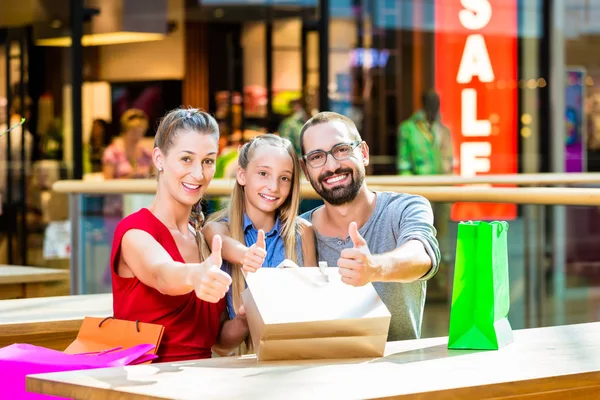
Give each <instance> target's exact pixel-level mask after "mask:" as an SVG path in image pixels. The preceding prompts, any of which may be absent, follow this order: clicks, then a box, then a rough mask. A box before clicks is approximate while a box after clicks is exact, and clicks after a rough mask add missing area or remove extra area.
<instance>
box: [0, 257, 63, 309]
mask: <svg viewBox="0 0 600 400" xmlns="http://www.w3.org/2000/svg"><path fill="white" fill-rule="evenodd" d="M69 278H70V277H69V271H67V270H64V269H52V268H39V267H23V266H18V265H0V300H8V299H23V298H33V297H50V296H66V295H68V294H69Z"/></svg>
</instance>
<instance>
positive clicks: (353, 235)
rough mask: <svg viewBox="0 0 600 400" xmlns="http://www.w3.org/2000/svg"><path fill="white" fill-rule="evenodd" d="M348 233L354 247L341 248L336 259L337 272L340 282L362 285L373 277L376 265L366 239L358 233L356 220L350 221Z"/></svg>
mask: <svg viewBox="0 0 600 400" xmlns="http://www.w3.org/2000/svg"><path fill="white" fill-rule="evenodd" d="M349 233H350V239H352V243H353V244H354V247H352V248H351V249H344V250H342V253H341V254H340V258H339V259H338V267H340V269H339V272H340V275H341V276H342V282H344V283H346V284H348V285H352V286H364V285H366V284H367V283H369V282H373V280H374V279H375V277H376V275H377V274H376V273H377V265H376V264H375V260H374V259H373V256H372V255H371V251H370V250H369V246H367V242H366V240H365V239H364V238H363V237H362V236H360V234H359V233H358V228H357V226H356V222H351V223H350V228H349Z"/></svg>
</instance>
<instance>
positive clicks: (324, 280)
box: [275, 258, 329, 286]
mask: <svg viewBox="0 0 600 400" xmlns="http://www.w3.org/2000/svg"><path fill="white" fill-rule="evenodd" d="M275 268H290V269H292V270H299V269H300V266H299V265H298V264H296V263H295V262H294V261H292V260H290V259H289V258H286V259H285V260H283V261H282V262H281V263H279V265H277V267H275ZM326 268H327V262H325V261H320V262H319V271H320V272H321V275H320V277H321V280H320V281H319V280H318V279H311V278H310V277H308V276H303V275H300V277H301V278H302V279H304V280H308V281H309V282H310V283H312V284H313V285H317V286H324V285H326V284H328V283H329V276H328V275H327V273H326V272H325V269H326Z"/></svg>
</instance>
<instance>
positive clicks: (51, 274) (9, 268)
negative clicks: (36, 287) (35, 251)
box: [0, 265, 69, 318]
mask: <svg viewBox="0 0 600 400" xmlns="http://www.w3.org/2000/svg"><path fill="white" fill-rule="evenodd" d="M64 279H69V271H67V270H64V269H53V268H40V267H23V266H20V265H0V285H5V284H12V283H37V282H51V281H60V280H64ZM0 290H1V289H0ZM0 318H1V317H0Z"/></svg>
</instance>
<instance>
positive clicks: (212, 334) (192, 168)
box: [111, 109, 248, 362]
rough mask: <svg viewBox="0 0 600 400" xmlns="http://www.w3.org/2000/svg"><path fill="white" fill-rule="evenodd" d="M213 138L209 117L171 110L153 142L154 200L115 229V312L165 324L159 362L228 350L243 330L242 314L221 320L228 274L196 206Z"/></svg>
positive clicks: (211, 168)
mask: <svg viewBox="0 0 600 400" xmlns="http://www.w3.org/2000/svg"><path fill="white" fill-rule="evenodd" d="M218 140H219V130H218V126H217V122H216V121H215V120H214V119H213V118H212V117H211V116H210V115H209V114H207V113H205V112H202V111H199V110H196V109H176V110H173V111H171V112H169V113H168V114H167V115H166V116H165V117H164V118H163V119H162V121H161V123H160V125H159V127H158V130H157V133H156V137H155V140H154V146H155V147H154V151H153V153H152V161H153V163H154V165H155V167H156V169H157V171H158V187H157V191H156V197H155V199H154V202H153V203H152V205H151V206H150V207H149V208H142V209H141V210H140V211H138V212H136V213H133V214H131V215H129V216H128V217H126V218H124V219H123V220H122V221H121V222H120V223H119V225H118V226H117V229H116V231H115V235H114V239H113V244H112V254H111V269H112V271H111V272H112V284H113V307H114V317H115V318H119V319H125V320H129V321H137V320H139V321H142V322H148V323H155V324H160V325H163V326H164V328H165V331H164V334H163V338H162V341H161V344H160V347H159V348H158V355H159V357H160V358H159V361H161V362H167V361H178V360H188V359H197V358H209V357H211V355H212V353H211V348H213V346H216V350H217V351H218V352H219V353H221V352H222V353H226V352H228V351H229V350H230V349H233V348H235V347H237V346H239V344H240V343H241V342H242V341H243V340H244V339H245V338H246V336H247V335H248V325H247V322H246V320H245V317H244V315H243V312H240V313H239V315H238V316H237V317H236V318H235V319H233V320H231V321H226V320H227V313H226V311H225V301H224V299H223V298H224V296H225V294H226V293H227V291H228V290H229V286H230V283H231V278H230V276H229V275H227V274H226V273H225V272H223V271H222V270H221V264H222V259H221V251H220V250H221V238H220V237H219V236H215V237H214V238H213V239H212V240H213V244H212V249H213V253H212V254H210V255H209V254H208V248H207V246H206V245H205V242H204V238H203V236H202V233H201V230H200V228H201V225H202V222H203V220H204V216H203V215H202V211H201V209H200V208H199V204H200V200H201V198H202V194H203V193H204V192H205V190H206V187H207V186H208V185H209V183H210V181H211V180H212V177H213V175H214V173H215V159H216V157H217V150H218ZM192 225H193V226H192Z"/></svg>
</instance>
